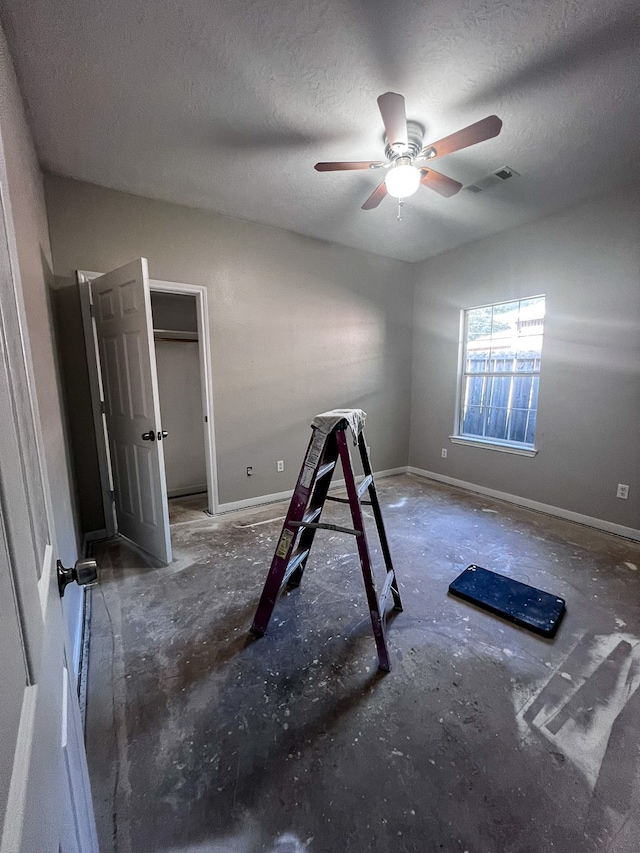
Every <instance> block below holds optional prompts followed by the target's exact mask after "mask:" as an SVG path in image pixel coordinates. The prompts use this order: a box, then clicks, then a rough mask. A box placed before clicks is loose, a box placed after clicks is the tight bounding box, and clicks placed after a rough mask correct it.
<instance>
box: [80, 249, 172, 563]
mask: <svg viewBox="0 0 640 853" xmlns="http://www.w3.org/2000/svg"><path fill="white" fill-rule="evenodd" d="M91 299H92V304H93V312H94V316H95V324H96V335H97V340H98V348H99V353H100V368H101V371H102V384H103V389H104V403H105V418H106V422H107V432H108V435H109V451H110V457H111V469H112V473H113V487H114V492H115V504H116V514H117V518H118V531H119V532H120V533H121V534H122V535H123V536H126V537H127V538H128V539H130V540H131V541H132V542H134V543H135V544H136V545H138V546H139V547H140V548H142V549H143V550H144V551H146V552H147V553H148V554H151V555H152V556H153V557H156V558H157V559H158V560H160V561H161V562H162V563H165V564H166V563H170V562H171V536H170V532H169V508H168V504H167V484H166V480H165V469H164V455H163V451H162V424H161V422H160V405H159V397H158V379H157V376H156V362H155V353H154V343H153V322H152V318H151V296H150V292H149V274H148V270H147V261H146V259H145V258H139V259H138V260H136V261H132V262H131V263H130V264H127V265H126V266H124V267H120V268H119V269H117V270H113V271H112V272H109V273H106V275H102V276H100V277H99V278H96V279H93V281H92V282H91Z"/></svg>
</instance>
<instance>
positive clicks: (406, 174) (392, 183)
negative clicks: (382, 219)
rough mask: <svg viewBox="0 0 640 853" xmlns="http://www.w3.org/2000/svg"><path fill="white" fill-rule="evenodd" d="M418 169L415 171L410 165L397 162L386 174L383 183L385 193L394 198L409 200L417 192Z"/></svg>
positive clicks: (418, 182)
mask: <svg viewBox="0 0 640 853" xmlns="http://www.w3.org/2000/svg"><path fill="white" fill-rule="evenodd" d="M420 178H421V175H420V169H416V167H415V166H412V165H411V163H408V162H404V163H400V162H397V163H396V165H395V166H393V167H392V168H391V169H389V171H388V172H387V176H386V178H385V179H384V182H385V184H386V186H387V192H388V193H389V195H390V196H393V197H394V198H409V196H410V195H413V194H414V193H415V192H417V190H418V187H419V186H420Z"/></svg>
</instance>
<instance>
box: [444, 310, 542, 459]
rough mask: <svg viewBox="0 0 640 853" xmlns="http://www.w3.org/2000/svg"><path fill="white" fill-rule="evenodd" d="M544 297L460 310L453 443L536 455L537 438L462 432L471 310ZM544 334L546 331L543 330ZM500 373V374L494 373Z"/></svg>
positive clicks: (516, 453)
mask: <svg viewBox="0 0 640 853" xmlns="http://www.w3.org/2000/svg"><path fill="white" fill-rule="evenodd" d="M540 298H544V299H545V303H546V296H545V294H544V293H539V294H536V295H534V296H522V297H515V298H512V299H504V300H500V301H499V302H488V303H485V304H484V305H475V306H473V307H471V308H463V309H461V311H460V332H459V336H458V340H459V347H458V372H457V380H456V411H455V420H454V428H453V435H450V436H449V440H450V441H451V442H452V443H453V444H461V445H467V446H470V447H480V448H484V449H485V450H497V451H500V452H503V453H513V454H515V455H517V456H529V457H532V456H536V454H537V453H538V449H537V447H536V446H535V438H534V444H532V445H530V444H524V443H522V442H517V441H507V440H506V439H499V438H487V437H484V436H474V435H464V434H462V433H461V429H462V422H463V412H462V409H463V406H464V397H465V378H466V375H467V374H466V373H465V355H466V344H467V317H468V314H469V312H470V311H475V310H477V309H479V308H491V307H493V306H495V305H503V304H505V303H510V302H522V301H524V300H528V299H540ZM543 336H544V331H543ZM494 375H499V374H494ZM508 375H512V372H509V374H508ZM518 375H522V376H526V375H532V376H540V375H541V374H540V371H533V372H531V373H521V374H518ZM536 434H537V424H536Z"/></svg>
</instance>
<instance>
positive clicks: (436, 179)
mask: <svg viewBox="0 0 640 853" xmlns="http://www.w3.org/2000/svg"><path fill="white" fill-rule="evenodd" d="M420 171H421V173H422V179H421V181H420V183H421V184H424V186H425V187H428V188H429V189H430V190H435V191H436V192H437V193H439V194H440V195H443V196H444V197H445V198H450V197H451V196H452V195H455V194H456V193H459V192H460V190H461V189H462V184H461V183H460V182H459V181H454V180H453V178H448V177H447V176H446V175H441V174H440V172H434V171H433V169H421V170H420Z"/></svg>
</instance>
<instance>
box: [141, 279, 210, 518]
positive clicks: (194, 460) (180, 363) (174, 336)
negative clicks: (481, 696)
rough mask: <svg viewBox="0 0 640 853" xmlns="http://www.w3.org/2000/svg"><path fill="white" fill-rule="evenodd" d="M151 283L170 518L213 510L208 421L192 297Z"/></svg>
mask: <svg viewBox="0 0 640 853" xmlns="http://www.w3.org/2000/svg"><path fill="white" fill-rule="evenodd" d="M150 285H151V314H152V317H153V338H154V349H155V357H156V373H157V377H158V394H159V398H160V412H161V418H162V427H163V429H164V430H165V431H166V432H167V433H168V436H167V440H166V441H165V442H164V445H163V446H164V466H165V476H166V482H167V496H168V499H169V521H170V523H173V522H175V521H180V520H183V519H185V520H186V519H188V518H191V517H196V516H197V513H198V512H205V511H211V509H210V502H209V494H208V491H209V490H208V486H207V454H206V429H205V428H206V426H207V423H208V416H207V413H206V412H205V410H204V408H203V393H202V380H201V376H200V335H199V334H198V310H197V301H196V297H195V296H194V295H192V294H190V293H176V292H174V291H173V290H164V289H162V290H158V289H156V288H155V287H154V285H155V282H153V281H152V282H150Z"/></svg>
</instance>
